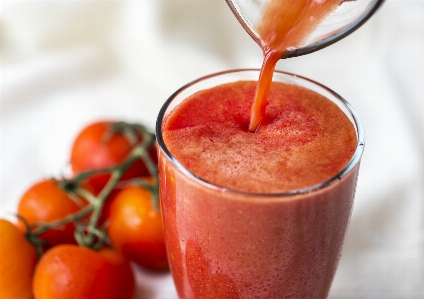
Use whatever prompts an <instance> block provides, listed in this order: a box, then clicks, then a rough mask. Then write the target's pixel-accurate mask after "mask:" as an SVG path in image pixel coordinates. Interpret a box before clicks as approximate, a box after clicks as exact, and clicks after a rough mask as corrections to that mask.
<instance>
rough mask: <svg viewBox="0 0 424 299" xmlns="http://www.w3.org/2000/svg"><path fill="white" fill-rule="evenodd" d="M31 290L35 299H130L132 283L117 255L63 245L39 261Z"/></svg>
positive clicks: (126, 265) (125, 264)
mask: <svg viewBox="0 0 424 299" xmlns="http://www.w3.org/2000/svg"><path fill="white" fill-rule="evenodd" d="M33 290H34V297H35V299H57V298H60V299H116V298H119V299H131V298H133V296H134V291H135V280H134V274H133V271H132V269H131V266H130V263H129V261H128V260H126V259H125V258H124V257H122V255H121V254H119V253H118V252H117V251H115V250H112V249H110V248H105V249H101V250H99V251H97V252H96V251H93V250H91V249H88V248H84V247H79V246H77V245H67V244H64V245H58V246H56V247H53V248H51V249H49V250H48V251H47V252H46V253H45V254H44V255H43V256H42V257H41V259H40V261H39V262H38V264H37V266H36V268H35V273H34V286H33Z"/></svg>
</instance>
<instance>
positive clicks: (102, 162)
mask: <svg viewBox="0 0 424 299" xmlns="http://www.w3.org/2000/svg"><path fill="white" fill-rule="evenodd" d="M123 124H124V123H121V122H115V121H99V122H95V123H92V124H90V125H88V126H87V127H85V128H84V129H83V130H82V131H81V132H80V133H79V134H78V136H77V137H76V139H75V141H74V143H73V145H72V150H71V161H70V163H71V168H72V171H73V172H74V173H75V174H76V173H79V172H81V171H87V170H92V169H101V168H109V167H114V166H116V165H118V164H120V163H122V162H123V161H124V160H125V159H126V158H127V157H128V155H129V153H130V152H131V150H132V149H133V148H134V146H135V144H137V143H139V142H141V141H143V136H142V134H141V133H140V132H137V133H135V134H134V137H135V138H134V141H135V144H132V143H131V142H130V140H129V139H128V138H127V137H126V135H125V133H124V132H123V129H122V128H123V127H125V126H124V125H123ZM127 128H128V126H127ZM148 152H149V155H150V157H151V158H152V159H153V162H154V163H157V154H156V146H155V143H153V144H152V146H151V147H150V148H149V151H148ZM139 176H140V177H143V176H150V173H149V171H148V170H147V168H146V166H145V165H144V163H143V161H141V160H139V161H137V162H136V163H134V165H132V166H131V167H130V169H128V171H127V173H126V174H125V175H124V177H123V180H124V179H129V178H132V177H139ZM109 178H110V175H108V174H102V175H100V174H99V175H96V176H94V177H93V178H91V179H90V184H91V185H92V186H93V188H94V189H95V191H96V192H100V191H101V190H102V188H103V187H104V185H105V184H106V183H107V181H108V179H109Z"/></svg>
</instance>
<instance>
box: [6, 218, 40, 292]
mask: <svg viewBox="0 0 424 299" xmlns="http://www.w3.org/2000/svg"><path fill="white" fill-rule="evenodd" d="M36 261H37V253H36V250H35V248H34V247H33V246H32V245H31V244H30V243H29V242H28V241H27V240H26V239H25V237H24V235H23V234H22V232H21V231H20V230H19V229H18V228H17V227H16V226H15V225H14V224H12V223H11V222H9V221H7V220H5V219H0V294H1V295H0V297H1V298H3V299H30V298H32V274H33V271H34V267H35V264H36Z"/></svg>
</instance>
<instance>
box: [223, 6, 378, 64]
mask: <svg viewBox="0 0 424 299" xmlns="http://www.w3.org/2000/svg"><path fill="white" fill-rule="evenodd" d="M226 2H227V5H228V6H229V7H230V9H231V11H232V12H233V14H234V15H235V16H236V18H237V20H238V21H239V22H240V23H241V24H243V23H245V24H247V23H248V22H247V21H246V19H245V17H244V16H243V14H242V13H240V11H239V9H237V7H236V6H235V5H234V3H233V1H232V0H226ZM384 2H385V0H371V1H370V3H369V4H368V6H367V7H366V9H365V10H364V11H363V12H362V14H361V15H360V16H359V17H358V18H357V19H355V20H354V21H352V22H351V23H349V24H347V25H345V26H344V27H342V28H340V29H339V30H337V31H336V32H334V33H333V34H330V35H329V36H327V37H325V38H323V39H320V40H318V41H316V42H313V43H311V44H308V45H304V46H300V47H297V48H294V49H287V50H286V52H285V53H284V55H283V57H281V59H286V58H292V57H297V56H302V55H306V54H310V53H313V52H315V51H318V50H321V49H324V48H326V47H328V46H330V45H332V44H334V43H336V42H338V41H340V40H341V39H343V38H345V37H346V36H348V35H350V34H351V33H353V32H354V31H356V30H357V29H358V28H359V27H361V26H362V25H363V24H365V23H366V22H367V21H368V20H369V19H370V18H371V16H372V15H374V14H375V12H376V11H377V10H378V9H379V8H380V7H381V5H382V4H383V3H384ZM243 28H244V29H245V30H246V32H247V33H248V34H249V35H250V37H251V38H252V39H253V40H254V41H255V42H256V43H257V44H258V45H260V40H259V37H258V36H257V35H256V34H255V33H254V31H253V29H252V28H251V27H250V26H247V27H244V26H243Z"/></svg>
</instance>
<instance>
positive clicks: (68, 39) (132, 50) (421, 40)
mask: <svg viewBox="0 0 424 299" xmlns="http://www.w3.org/2000/svg"><path fill="white" fill-rule="evenodd" d="M0 37H1V48H0V50H1V57H0V58H1V79H0V83H1V85H0V88H1V91H0V159H1V160H0V213H1V215H2V216H6V217H11V215H12V214H13V212H14V210H15V208H16V204H17V201H18V199H19V196H20V195H21V194H22V192H23V191H24V190H25V189H26V188H27V187H28V186H29V185H31V184H32V183H33V182H35V181H36V180H38V179H40V178H44V177H48V176H51V175H57V174H59V173H60V172H61V171H63V169H64V168H65V167H66V165H67V162H68V156H69V149H70V145H71V143H72V141H73V138H74V137H75V134H76V133H77V132H78V131H79V130H80V129H81V128H82V127H83V126H84V125H86V124H87V123H89V122H91V121H94V120H97V119H101V118H115V119H123V120H129V121H139V122H143V123H145V124H147V125H148V126H150V127H151V128H153V127H154V124H155V120H156V115H157V113H158V110H159V109H160V107H161V105H162V104H163V102H164V101H165V100H166V99H167V97H168V96H169V95H171V93H172V92H173V91H175V90H176V89H177V88H178V87H180V86H182V85H183V84H185V83H187V82H189V81H191V80H193V79H195V78H198V77H200V76H203V75H206V74H209V73H213V72H216V71H221V70H225V69H231V68H245V67H255V68H258V67H260V65H261V62H262V54H261V51H260V49H259V47H258V46H257V45H256V44H255V43H254V42H253V41H252V40H251V39H250V37H249V36H248V35H247V33H246V32H245V31H244V30H243V29H242V28H241V26H240V25H239V24H238V22H237V21H236V19H235V18H234V16H233V15H232V13H231V11H230V10H229V8H228V7H227V5H226V3H225V1H224V0H185V1H177V0H175V1H170V0H168V1H166V0H150V1H149V0H143V1H141V0H140V1H108V2H107V1H100V0H99V1H17V0H13V1H6V0H2V1H1V4H0ZM277 68H278V69H280V70H285V71H290V72H294V73H297V74H300V75H303V76H306V77H309V78H311V79H314V80H317V81H319V82H321V83H323V84H325V85H327V86H328V87H330V88H332V89H333V90H335V91H336V92H338V93H339V94H341V95H342V96H343V97H345V98H346V99H347V100H348V101H349V102H350V103H351V104H352V105H353V106H354V107H355V109H356V110H357V112H358V114H359V115H360V117H361V119H362V121H363V123H364V126H365V130H366V134H367V141H366V148H365V153H364V156H363V162H362V165H361V172H360V178H359V182H358V188H357V196H356V203H355V207H354V211H353V216H352V221H351V226H350V230H349V234H348V237H347V240H346V244H345V247H344V251H343V257H342V260H341V263H340V267H339V270H338V272H337V275H336V278H335V280H334V283H333V287H332V290H331V294H330V298H334V299H336V298H337V299H345V298H363V299H368V298H393V299H394V298H401V299H402V298H405V299H406V298H408V299H409V298H424V256H423V254H424V220H423V213H424V190H423V189H424V184H423V183H424V180H423V170H424V161H423V156H424V1H422V0H415V1H413V0H388V1H387V2H386V3H385V4H384V5H383V7H382V9H381V10H379V11H378V13H377V14H376V15H375V16H374V17H373V18H372V19H371V20H370V21H369V22H367V23H366V24H365V25H364V26H362V27H361V28H360V29H359V30H358V31H357V32H355V33H354V34H352V35H351V36H349V37H347V38H345V39H343V40H342V41H340V42H338V43H336V44H334V45H332V46H330V47H328V48H326V49H324V50H321V51H319V52H316V53H313V54H310V55H307V56H302V57H298V58H291V59H288V60H282V61H280V62H279V63H278V66H277ZM137 277H138V290H137V298H144V299H176V298H177V296H176V293H175V290H174V286H173V283H172V279H171V278H170V276H169V274H161V275H154V274H151V273H146V272H143V271H140V270H138V276H137Z"/></svg>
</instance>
